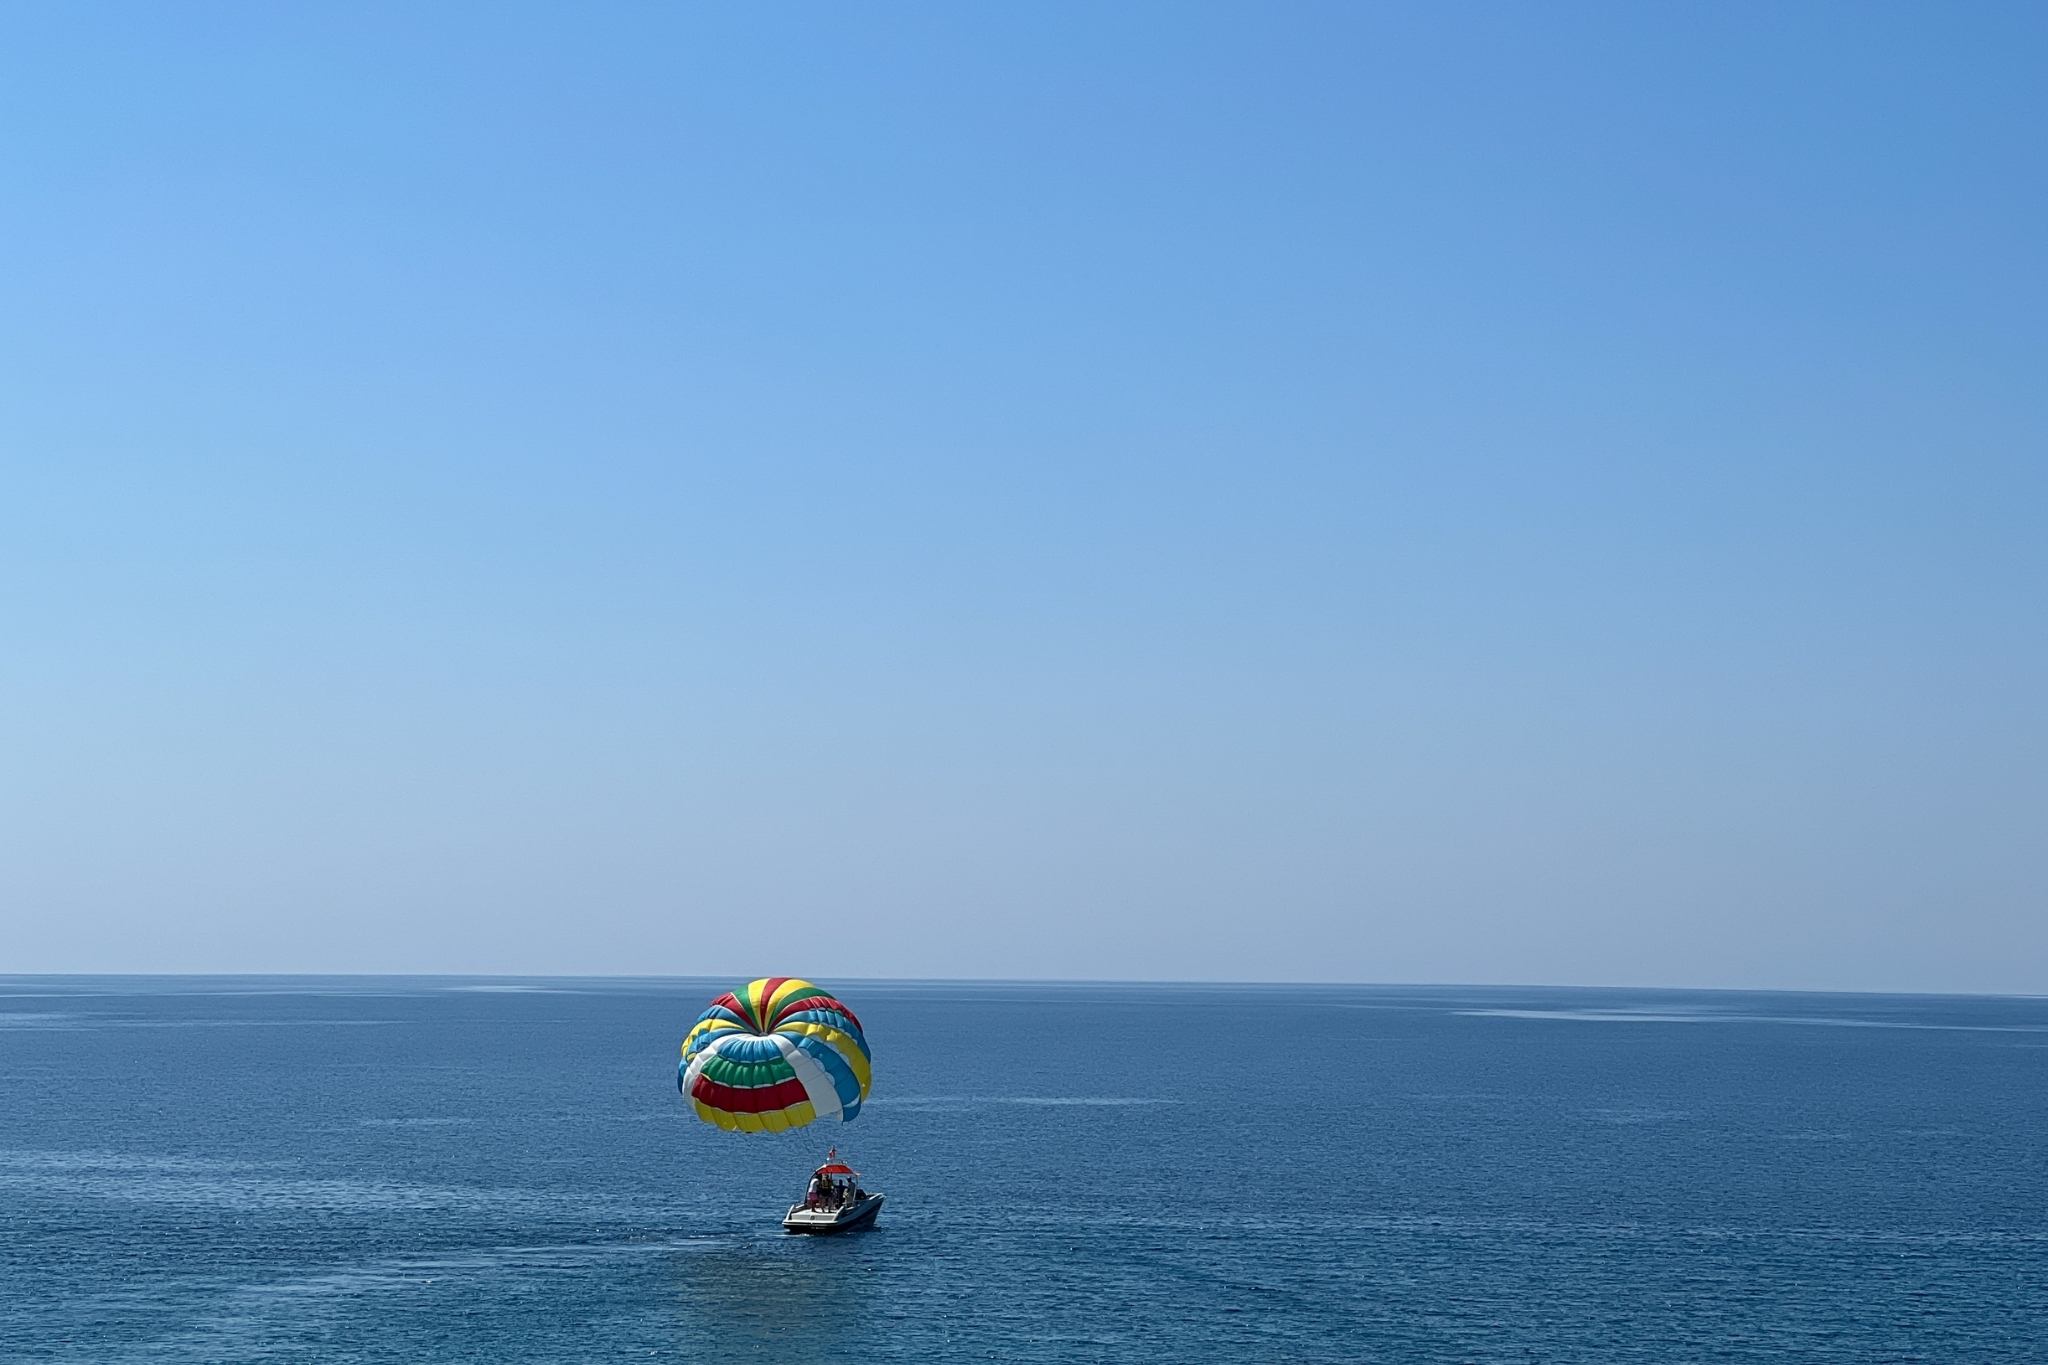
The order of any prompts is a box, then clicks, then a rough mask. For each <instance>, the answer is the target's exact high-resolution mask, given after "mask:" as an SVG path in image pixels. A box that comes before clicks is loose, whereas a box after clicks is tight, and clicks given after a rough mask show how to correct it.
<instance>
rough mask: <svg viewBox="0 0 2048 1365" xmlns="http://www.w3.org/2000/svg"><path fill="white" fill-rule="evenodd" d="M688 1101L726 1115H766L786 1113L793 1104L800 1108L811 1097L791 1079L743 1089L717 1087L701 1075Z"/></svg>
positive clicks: (799, 1084) (695, 1082)
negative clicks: (699, 1101)
mask: <svg viewBox="0 0 2048 1365" xmlns="http://www.w3.org/2000/svg"><path fill="white" fill-rule="evenodd" d="M690 1098H691V1099H695V1100H702V1101H703V1102H704V1103H706V1104H708V1105H710V1106H711V1107H712V1108H713V1109H723V1110H724V1111H725V1112H726V1113H728V1114H768V1113H773V1112H774V1111H775V1110H777V1109H787V1108H789V1107H790V1106H791V1105H792V1104H803V1103H805V1102H807V1101H808V1100H809V1099H810V1098H811V1096H810V1092H809V1091H807V1090H805V1089H804V1083H803V1082H802V1081H800V1080H797V1079H796V1078H795V1077H794V1076H792V1077H791V1078H790V1079H788V1080H786V1081H777V1082H776V1083H775V1084H774V1085H753V1086H746V1087H744V1088H742V1087H740V1086H734V1085H720V1084H719V1083H718V1082H717V1081H714V1080H712V1079H711V1078H710V1077H709V1076H704V1075H700V1076H698V1077H697V1079H696V1080H695V1081H694V1082H693V1083H692V1084H691V1086H690Z"/></svg>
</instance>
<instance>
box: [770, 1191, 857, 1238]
mask: <svg viewBox="0 0 2048 1365" xmlns="http://www.w3.org/2000/svg"><path fill="white" fill-rule="evenodd" d="M881 1211H882V1196H881V1195H879V1194H871V1195H869V1196H868V1197H867V1198H865V1199H863V1200H861V1201H860V1202H859V1203H857V1204H852V1205H849V1206H848V1207H846V1208H843V1209H807V1208H805V1207H804V1206H803V1205H802V1204H791V1205H790V1206H789V1213H788V1214H787V1215H786V1216H785V1217H784V1218H783V1220H782V1226H783V1227H784V1228H785V1229H787V1230H788V1231H790V1232H811V1233H824V1232H851V1231H853V1230H854V1229H855V1228H864V1227H868V1226H870V1225H871V1224H873V1222H874V1221H875V1215H876V1214H878V1213H880V1212H881Z"/></svg>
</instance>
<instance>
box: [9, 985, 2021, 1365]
mask: <svg viewBox="0 0 2048 1365" xmlns="http://www.w3.org/2000/svg"><path fill="white" fill-rule="evenodd" d="M735 984H737V983H736V982H732V981H716V982H714V981H696V980H505V979H491V980H479V979H426V978H417V977H408V978H396V979H365V978H350V979H336V978H276V979H258V978H248V977H235V978H218V979H199V978H175V979H173V978H83V977H11V978H0V1359H4V1360H6V1361H9V1362H13V1361H38V1362H41V1361H51V1362H57V1361H62V1362H79V1365H86V1363H88V1362H90V1363H91V1365H109V1363H110V1362H151V1363H152V1365H170V1363H171V1362H207V1363H208V1365H217V1363H219V1362H239V1361H308V1362H314V1361H317V1362H352V1361H391V1362H413V1363H431V1362H453V1361H465V1362H468V1361H474V1362H490V1363H491V1365H514V1363H515V1362H543V1361H545V1362H585V1361H650V1360H685V1361H721V1362H751V1361H774V1362H778V1365H811V1363H812V1362H829V1361H860V1362H868V1361H948V1362H951V1361H987V1360H994V1361H1046V1362H1051V1361H1089V1362H1095V1361H1134V1362H1155V1361H1156V1362H1190V1361H1223V1362H1237V1361H1246V1362H1263V1361H1274V1362H1283V1361H1284V1362H1288V1365H1304V1363H1305V1362H1340V1361H1341V1362H1355V1361H1386V1362H1446V1365H1449V1363H1450V1362H1488V1363H1490V1365H1530V1362H1538V1361H1541V1362H1552V1361H1556V1362H1578V1363H1580V1365H1584V1363H1586V1362H1658V1363H1659V1365H1663V1363H1665V1362H1692V1361H1700V1362H1706V1361H1717V1362H1726V1361H1737V1362H1747V1361H1756V1362H1764V1361H1770V1362H1785V1361H1843V1362H1848V1361H1856V1362H1879V1361H1887V1362H1889V1361H1934V1362H2002V1361H2043V1360H2048V1000H2040V999H2013V998H1983V997H1976V998H1965V997H1937V996H1879V995H1794V994H1741V993H1727V992H1677V991H1637V990H1549V989H1507V988H1453V987H1430V988H1421V987H1370V986H1315V985H1273V986H1212V985H1113V984H1086V985H1077V984H1056V983H1055V984H1016V983H909V984H906V983H902V982H864V981H830V982H827V983H824V984H827V985H828V986H829V987H831V988H832V989H833V990H834V991H835V992H836V993H837V994H838V995H840V996H841V997H842V998H843V999H845V1000H846V1002H847V1003H848V1004H849V1005H851V1006H852V1007H853V1008H854V1009H855V1010H856V1011H857V1012H858V1013H859V1014H860V1017H861V1020H862V1022H863V1024H864V1025H865V1028H866V1032H867V1036H868V1039H869V1041H870V1043H871V1045H872V1047H873V1050H874V1068H875V1070H874V1074H875V1082H874V1090H873V1094H872V1097H871V1099H870V1101H869V1103H868V1105H867V1106H866V1108H864V1109H863V1110H862V1111H861V1113H860V1115H859V1117H858V1118H857V1119H856V1120H855V1121H854V1122H852V1123H851V1124H846V1125H840V1124H836V1123H835V1124H831V1125H829V1126H826V1125H814V1126H812V1127H810V1128H808V1129H804V1130H801V1131H798V1132H795V1133H788V1134H777V1135H751V1136H750V1135H746V1134H739V1133H727V1132H721V1131H719V1130H717V1129H715V1128H712V1127H710V1126H709V1125H706V1124H704V1123H702V1122H700V1121H698V1120H697V1118H696V1117H695V1116H694V1115H693V1114H692V1113H691V1111H690V1109H689V1108H688V1106H687V1105H686V1104H685V1103H684V1102H682V1101H681V1100H680V1099H679V1097H678V1096H677V1094H676V1086H675V1064H676V1053H677V1048H678V1045H679V1043H680V1040H681V1038H682V1036H683V1033H684V1031H685V1030H686V1029H687V1028H688V1026H689V1024H690V1023H691V1021H692V1020H694V1019H695V1018H696V1017H697V1015H698V1014H699V1013H700V1012H701V1011H702V1010H703V1008H704V1007H705V1005H706V1004H707V1003H708V1001H709V1000H710V998H711V997H712V996H714V995H715V994H717V993H719V992H721V991H723V990H726V989H728V988H730V987H731V986H733V985H735ZM834 1146H836V1147H837V1149H838V1152H839V1155H840V1156H841V1157H842V1158H844V1159H846V1160H847V1161H849V1162H850V1163H851V1164H853V1165H854V1166H855V1167H857V1168H858V1169H859V1170H860V1171H861V1172H862V1174H863V1183H864V1184H865V1185H866V1186H867V1187H868V1188H869V1189H872V1190H879V1191H882V1192H883V1193H885V1194H886V1195H887V1197H888V1203H887V1206H886V1207H885V1208H884V1209H883V1211H882V1214H881V1217H880V1219H879V1221H878V1222H877V1224H876V1225H875V1227H874V1228H873V1229H872V1230H871V1231H868V1232H863V1233H857V1234H852V1235H847V1236H843V1237H838V1238H810V1237H795V1236H788V1235H785V1234H784V1233H783V1231H782V1229H781V1226H780V1221H779V1220H780V1218H781V1215H782V1212H783V1210H784V1209H785V1208H786V1207H787V1205H788V1204H789V1203H790V1202H791V1201H792V1200H794V1199H795V1198H796V1197H797V1196H798V1195H799V1194H800V1193H801V1191H802V1190H803V1187H804V1183H805V1179H806V1177H807V1175H808V1173H809V1172H810V1170H811V1169H812V1168H813V1167H814V1166H816V1165H818V1164H819V1163H820V1162H821V1161H822V1160H823V1159H824V1157H825V1155H826V1152H827V1149H828V1148H832V1147H834Z"/></svg>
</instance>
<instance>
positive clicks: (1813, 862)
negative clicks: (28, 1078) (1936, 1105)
mask: <svg viewBox="0 0 2048 1365" xmlns="http://www.w3.org/2000/svg"><path fill="white" fill-rule="evenodd" d="M2044 59H2048V19H2044V18H2043V15H2042V12H2041V11H2040V10H2039V9H2038V8H2036V7H2024V6H2010V7H1998V6H1972V7H1968V8H1960V9H1959V8H1955V7H1945V6H1933V5H1928V6H1921V7H1907V8H1901V7H1888V6H1874V5H1856V6H1847V5H1844V6H1832V7H1828V6H1779V5H1770V6H1766V5H1753V6H1740V5H1725V4H1716V5H1711V6H1710V5H1698V6H1655V7H1642V6H1621V5H1616V6H1611V7H1599V6H1552V7H1541V8H1539V7H1530V6H1512V5H1493V6H1411V7H1403V8H1397V7H1391V6H1389V7H1374V6H1362V5H1335V6H1318V5H1289V6H1265V5H1256V6H1255V5H1241V6H1204V5H1182V4H1177V5H1170V6H1169V5H1156V6H1142V5H1130V6H1120V7H1106V6H1070V7H1063V6H1052V5H1033V6H931V7H923V8H920V7H906V6H863V7H847V6H822V5H821V6H800V5H791V6H776V7H772V8H770V9H758V8H742V7H732V6H720V7H711V6H693V5H658V6H657V5H650V6H645V7H630V6H560V7H547V8H536V7H529V6H518V5H493V6H438V7H421V6H389V7H377V6H373V5H362V6H351V7H347V8H346V10H345V11H334V12H323V11H319V10H316V9H314V8H311V7H297V8H287V9H284V10H280V9H278V8H277V7H270V6H246V7H241V6H207V5H202V6H191V7H177V8H175V9H165V8H162V7H132V8H128V7H106V6H95V7H86V6H80V7H63V8H61V9H58V8H49V7H44V8H39V9H38V8H30V9H21V10H17V11H15V12H14V13H13V14H11V15H9V16H8V17H7V18H6V19H5V20H4V21H0V251H4V253H5V259H6V261H7V263H8V264H7V268H6V270H5V272H4V275H0V279H4V286H0V287H4V291H5V292H4V307H0V396H4V401H0V926H4V930H5V933H4V937H0V968H4V969H9V970H23V971H34V970H130V971H194V970H197V971H205V970H223V971H239V970H305V971H361V970H368V971H481V972H565V973H581V972H623V973H650V974H654V973H699V972H708V973H732V972H755V971H759V972H770V971H774V972H801V973H806V974H811V975H815V976H819V977H823V978H826V979H831V978H832V977H834V976H1051V977H1119V978H1121V977H1168V978H1259V979H1287V978H1291V977H1311V978H1317V979H1343V980H1365V981H1403V980H1407V981H1510V982H1614V983H1632V984H1673V985H1727V986H1784V987H1822V988H1833V987H1840V988H1864V987H1868V988H1901V989H1929V990H1948V989H1957V990H2026V991H2043V990H2048V837H2044V833H2043V831H2044V828H2048V714H2044V698H2048V648H2044V647H2048V464H2044V440H2043V438H2044V436H2048V384H2044V380H2043V376H2044V375H2048V346H2044V341H2048V322H2044V319H2048V307H2044V305H2048V297H2044V294H2048V290H2044V282H2048V280H2044V275H2048V252H2044V251H2043V249H2042V243H2043V242H2048V178H2044V171H2048V156H2044V151H2048V146H2044V143H2048V93H2044V91H2048V87H2044V86H2043V84H2042V82H2041V80H2040V76H2039V73H2040V71H2041V69H2042V65H2043V61H2044ZM828 945H829V946H828Z"/></svg>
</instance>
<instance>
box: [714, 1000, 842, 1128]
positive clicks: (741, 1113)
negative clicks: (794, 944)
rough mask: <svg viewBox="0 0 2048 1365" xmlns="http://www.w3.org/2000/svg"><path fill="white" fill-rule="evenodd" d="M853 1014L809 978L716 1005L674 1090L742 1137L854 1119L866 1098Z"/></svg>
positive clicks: (721, 1125) (716, 1003) (716, 1122)
mask: <svg viewBox="0 0 2048 1365" xmlns="http://www.w3.org/2000/svg"><path fill="white" fill-rule="evenodd" d="M869 1080H870V1074H869V1070H868V1040H867V1039H866V1038H864V1037H863V1036H861V1031H860V1020H858V1019H856V1018H854V1016H853V1011H852V1010H850V1009H848V1008H846V1006H844V1005H842V1004H840V1003H839V1002H838V1001H837V1000H834V999H833V998H832V997H831V996H829V995H827V994H825V992H823V991H821V990H819V989H818V988H817V987H816V986H813V985H812V984H811V983H810V982H808V981H798V980H796V979H795V978H793V977H787V976H770V977H764V978H762V979H761V980H759V981H755V982H752V983H750V984H748V985H746V986H744V987H742V988H741V989H739V990H736V991H733V992H732V993H730V994H728V995H721V996H719V997H718V998H717V999H716V1000H714V1001H712V1002H711V1008H710V1009H708V1010H705V1011H704V1013H703V1014H702V1015H701V1016H700V1017H699V1018H698V1020H697V1022H696V1024H695V1025H694V1026H693V1027H692V1028H691V1029H690V1031H689V1033H688V1034H687V1035H686V1036H685V1037H684V1038H683V1064H682V1066H680V1067H679V1068H677V1071H676V1085H677V1087H678V1088H680V1089H681V1090H682V1092H683V1093H684V1094H685V1095H688V1096H689V1097H690V1103H691V1105H692V1106H694V1107H695V1108H696V1110H697V1117H698V1118H700V1119H703V1120H704V1121H705V1122H706V1123H715V1124H717V1125H718V1126H719V1127H720V1128H728V1129H732V1128H736V1129H738V1130H739V1131H741V1132H743V1133H780V1132H782V1131H783V1130H785V1129H788V1128H801V1127H803V1126H804V1125H805V1124H807V1123H809V1122H811V1121H812V1120H813V1119H838V1120H839V1121H840V1122H842V1123H851V1122H852V1121H853V1117H854V1115H856V1114H858V1113H859V1112H860V1106H861V1101H863V1100H865V1099H866V1098H867V1097H868V1082H869Z"/></svg>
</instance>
